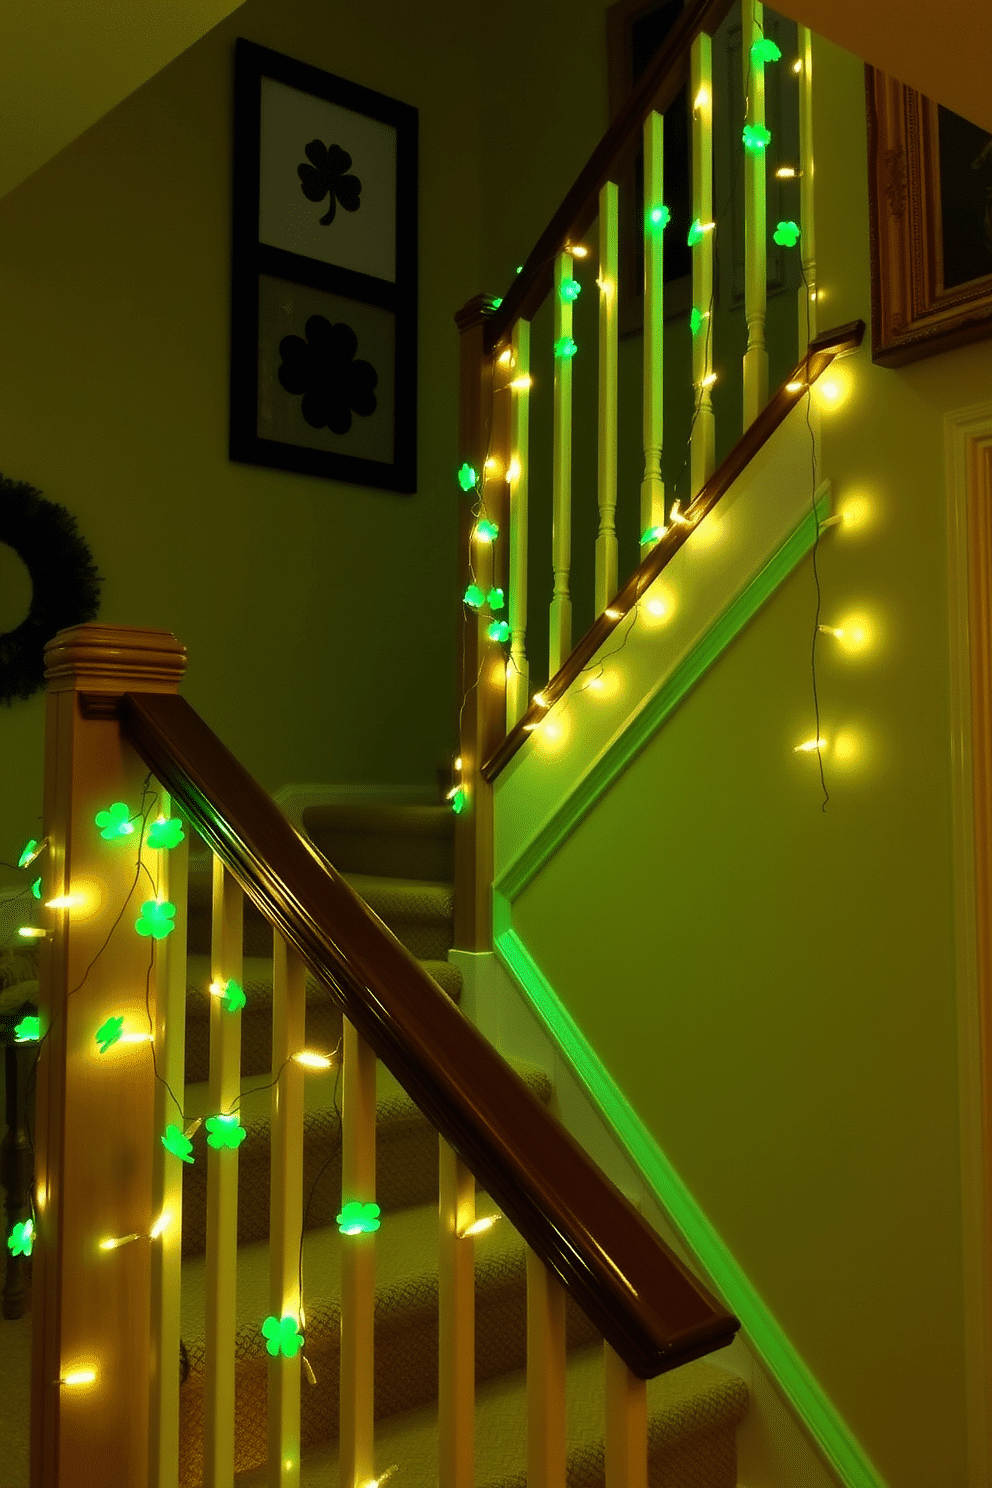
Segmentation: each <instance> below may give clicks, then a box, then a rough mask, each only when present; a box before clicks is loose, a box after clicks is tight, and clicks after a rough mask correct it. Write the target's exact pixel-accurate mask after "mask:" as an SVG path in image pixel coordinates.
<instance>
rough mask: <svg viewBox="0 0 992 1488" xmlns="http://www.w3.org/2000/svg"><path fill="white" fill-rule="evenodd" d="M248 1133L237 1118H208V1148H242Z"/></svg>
mask: <svg viewBox="0 0 992 1488" xmlns="http://www.w3.org/2000/svg"><path fill="white" fill-rule="evenodd" d="M247 1135H248V1133H247V1132H246V1131H245V1129H244V1127H243V1126H242V1125H241V1123H240V1122H239V1120H238V1118H237V1116H208V1117H207V1146H208V1147H233V1148H235V1149H237V1148H238V1147H240V1146H241V1143H242V1142H243V1141H244V1139H245V1137H246V1136H247Z"/></svg>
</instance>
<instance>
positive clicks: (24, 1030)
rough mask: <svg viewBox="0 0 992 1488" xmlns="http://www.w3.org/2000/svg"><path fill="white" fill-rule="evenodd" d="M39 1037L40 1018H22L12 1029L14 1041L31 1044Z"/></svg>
mask: <svg viewBox="0 0 992 1488" xmlns="http://www.w3.org/2000/svg"><path fill="white" fill-rule="evenodd" d="M40 1038H41V1019H40V1018H32V1017H30V1016H28V1017H26V1018H22V1019H21V1021H20V1023H18V1024H17V1026H16V1028H15V1029H14V1042H15V1043H17V1044H32V1043H34V1042H35V1041H36V1040H37V1039H40Z"/></svg>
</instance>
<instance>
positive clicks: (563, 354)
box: [555, 336, 579, 360]
mask: <svg viewBox="0 0 992 1488" xmlns="http://www.w3.org/2000/svg"><path fill="white" fill-rule="evenodd" d="M578 349H579V348H578V347H577V346H576V344H575V342H574V341H573V340H572V338H571V336H559V338H558V340H557V341H556V342H555V356H556V357H559V358H564V359H566V360H567V359H568V358H569V357H573V356H574V355H575V353H576V352H577V351H578Z"/></svg>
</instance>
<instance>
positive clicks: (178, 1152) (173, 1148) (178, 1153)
mask: <svg viewBox="0 0 992 1488" xmlns="http://www.w3.org/2000/svg"><path fill="white" fill-rule="evenodd" d="M162 1146H163V1147H164V1148H165V1150H166V1152H171V1153H172V1155H173V1157H181V1158H182V1160H183V1162H188V1163H191V1162H192V1161H193V1143H192V1142H191V1141H190V1139H189V1137H187V1136H186V1135H185V1134H184V1132H183V1131H182V1130H181V1128H180V1127H178V1126H173V1125H172V1123H171V1122H170V1124H169V1125H168V1126H167V1127H166V1128H165V1136H164V1137H163V1138H162Z"/></svg>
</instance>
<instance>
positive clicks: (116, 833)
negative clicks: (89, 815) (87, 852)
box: [96, 801, 134, 842]
mask: <svg viewBox="0 0 992 1488" xmlns="http://www.w3.org/2000/svg"><path fill="white" fill-rule="evenodd" d="M129 814H130V813H129V812H128V809H127V807H126V806H125V805H124V802H123V801H115V802H114V804H113V806H111V807H110V809H109V810H108V811H98V812H97V814H96V824H97V826H98V827H99V828H100V836H101V837H103V838H105V839H106V840H107V842H116V841H117V839H118V838H119V837H130V835H131V833H132V832H133V831H134V823H133V822H132V821H129V820H128V817H129Z"/></svg>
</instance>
